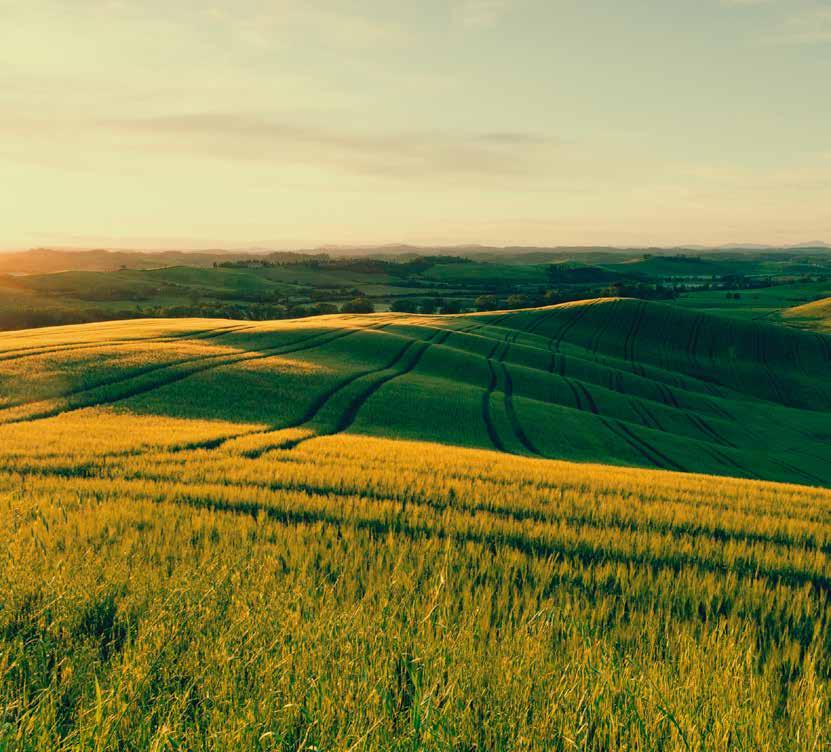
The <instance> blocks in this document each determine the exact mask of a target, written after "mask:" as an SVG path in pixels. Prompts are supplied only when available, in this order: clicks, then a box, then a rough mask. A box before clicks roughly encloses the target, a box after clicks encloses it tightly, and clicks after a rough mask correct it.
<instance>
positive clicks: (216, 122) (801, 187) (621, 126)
mask: <svg viewBox="0 0 831 752" xmlns="http://www.w3.org/2000/svg"><path fill="white" fill-rule="evenodd" d="M829 81H831V0H697V2H681V0H664V1H663V2H659V1H658V0H652V1H647V0H643V1H638V0H632V1H630V2H621V1H620V0H618V2H612V1H611V0H595V1H592V0H584V1H583V2H566V1H565V0H548V1H547V2H542V1H540V0H450V1H446V2H438V1H437V0H426V1H425V2H419V3H415V2H413V3H410V2H407V3H404V2H395V1H393V0H387V1H386V2H376V1H373V0H368V1H367V2H337V1H336V0H332V1H330V2H314V1H312V0H310V1H308V2H304V3H299V2H288V1H281V0H237V1H236V2H230V0H217V1H216V2H210V0H208V1H207V2H193V1H186V2H176V3H171V2H162V1H161V0H144V1H143V2H141V1H138V2H126V0H74V2H71V3H70V2H66V1H64V2H56V1H55V0H29V1H28V2H20V1H19V0H16V1H15V2H9V0H0V176H2V178H3V179H2V181H0V216H2V217H3V223H2V233H0V247H5V248H10V247H24V246H32V245H118V246H134V247H172V246H179V247H199V246H228V247H232V246H247V245H267V246H273V247H298V246H312V245H318V244H325V243H385V242H399V241H402V242H413V243H425V244H427V243H489V244H537V245H558V244H586V245H589V244H626V245H637V244H681V243H705V244H706V243H714V244H715V243H727V242H768V243H796V242H804V241H810V240H819V239H825V240H829V241H831V210H829V207H831V97H829V96H828V89H829V85H828V82H829Z"/></svg>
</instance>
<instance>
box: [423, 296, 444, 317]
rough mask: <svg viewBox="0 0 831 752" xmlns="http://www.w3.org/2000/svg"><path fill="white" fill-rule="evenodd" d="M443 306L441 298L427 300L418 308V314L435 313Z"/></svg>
mask: <svg viewBox="0 0 831 752" xmlns="http://www.w3.org/2000/svg"><path fill="white" fill-rule="evenodd" d="M443 305H444V301H443V300H442V299H441V298H426V299H424V300H422V301H421V305H419V307H418V312H419V313H435V312H436V311H437V310H438V309H439V308H440V307H441V306H443Z"/></svg>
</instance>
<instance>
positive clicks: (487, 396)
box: [482, 345, 507, 452]
mask: <svg viewBox="0 0 831 752" xmlns="http://www.w3.org/2000/svg"><path fill="white" fill-rule="evenodd" d="M497 347H498V345H497ZM485 362H486V363H487V364H488V377H489V380H488V385H487V387H486V388H485V393H484V394H483V395H482V420H483V421H484V422H485V429H486V430H487V432H488V438H489V439H490V441H491V444H493V446H494V447H495V448H496V449H498V450H499V451H500V452H505V451H507V450H506V448H505V445H504V444H503V443H502V439H500V438H499V434H498V433H497V431H496V426H495V425H494V422H493V416H492V415H491V395H492V394H493V393H494V391H495V390H496V386H497V377H496V369H495V368H494V367H493V361H492V360H491V358H490V356H489V357H487V358H486V359H485Z"/></svg>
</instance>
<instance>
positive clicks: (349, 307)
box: [340, 298, 375, 313]
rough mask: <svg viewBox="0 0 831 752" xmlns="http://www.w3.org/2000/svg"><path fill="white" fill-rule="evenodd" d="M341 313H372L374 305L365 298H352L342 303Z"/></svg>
mask: <svg viewBox="0 0 831 752" xmlns="http://www.w3.org/2000/svg"><path fill="white" fill-rule="evenodd" d="M340 312H341V313H374V312H375V306H374V305H373V304H372V301H370V300H368V299H367V298H354V299H353V300H350V301H349V302H348V303H344V304H343V305H342V306H341V308H340Z"/></svg>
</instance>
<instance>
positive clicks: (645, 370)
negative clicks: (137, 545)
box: [0, 299, 831, 485]
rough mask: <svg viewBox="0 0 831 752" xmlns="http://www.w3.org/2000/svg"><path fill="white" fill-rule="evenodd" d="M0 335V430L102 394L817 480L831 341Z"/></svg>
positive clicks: (416, 320)
mask: <svg viewBox="0 0 831 752" xmlns="http://www.w3.org/2000/svg"><path fill="white" fill-rule="evenodd" d="M15 342H26V343H27V344H26V347H24V348H15V346H14V343H15ZM35 343H38V344H35ZM0 347H2V350H0V388H2V395H3V399H2V402H0V425H4V424H9V425H22V424H25V423H26V422H31V421H33V420H43V419H46V418H51V417H53V416H60V415H62V414H65V413H67V412H68V411H69V413H68V414H71V411H79V410H83V409H90V408H99V409H103V408H105V407H106V408H107V409H111V410H115V411H119V412H125V411H126V412H130V413H132V414H136V415H160V416H169V417H177V418H188V419H193V420H199V421H229V422H231V423H233V424H238V425H242V424H244V425H246V426H249V427H246V428H244V429H240V430H238V431H237V433H238V434H243V433H245V434H250V436H249V437H248V439H247V440H248V441H250V442H254V441H255V440H260V441H262V444H263V447H266V448H267V447H274V446H279V445H280V444H281V443H282V442H283V441H284V433H283V431H284V430H286V429H291V430H299V429H302V430H303V431H307V432H308V433H309V435H322V434H334V433H341V432H345V431H348V432H354V433H361V434H367V435H377V436H385V437H395V438H405V439H415V440H426V441H437V442H442V443H446V444H452V445H458V446H470V447H478V448H489V449H496V450H499V451H504V452H509V453H513V454H520V455H529V456H537V457H547V458H559V459H569V460H578V461H590V462H605V463H612V464H619V465H633V466H643V467H654V468H660V469H669V470H678V471H689V472H704V473H714V474H721V475H731V476H739V477H754V478H764V479H768V480H779V481H788V482H796V483H806V484H811V485H831V468H829V466H828V462H827V454H826V453H825V452H824V451H822V447H823V446H825V444H826V442H828V441H829V440H831V422H830V421H829V411H831V390H829V388H828V386H827V383H826V381H827V380H826V373H827V369H828V366H829V363H831V340H829V338H827V337H825V336H822V335H818V334H813V333H805V332H799V331H791V330H788V329H784V328H776V327H773V326H769V325H766V324H760V323H756V322H745V321H733V320H727V319H722V318H719V317H714V316H710V315H707V314H697V313H693V312H690V311H687V310H684V309H680V308H675V307H671V306H665V305H661V304H659V303H649V302H645V301H635V300H628V299H618V300H615V299H600V300H593V301H585V302H581V303H575V304H564V305H559V306H553V307H550V308H544V309H534V310H529V311H515V312H510V313H505V312H501V313H493V314H475V315H462V316H447V317H442V316H412V315H406V314H375V315H370V316H343V315H337V316H322V317H317V318H314V319H307V320H301V321H297V322H256V323H255V322H249V323H244V324H241V323H232V322H222V321H210V320H182V321H152V320H145V321H137V322H127V323H118V322H116V323H110V324H98V325H83V326H78V327H64V328H57V329H43V330H37V331H30V332H23V333H20V334H18V335H17V336H14V335H11V334H7V335H3V336H2V337H0Z"/></svg>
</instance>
